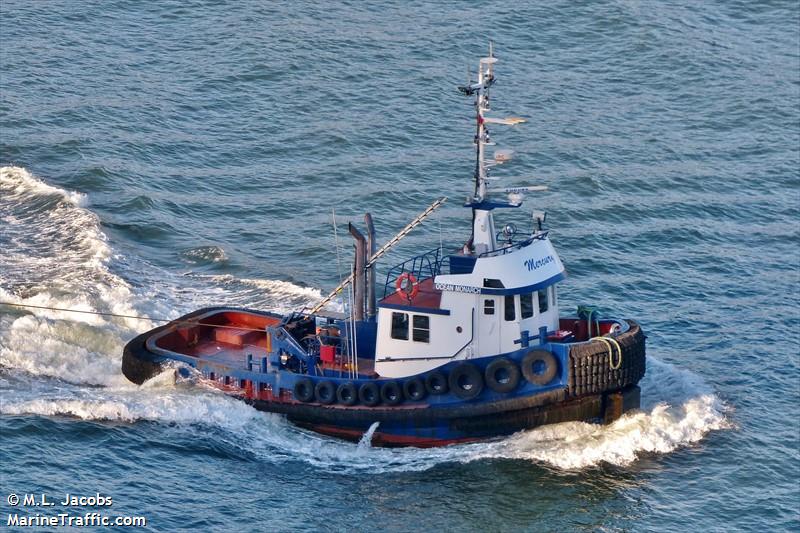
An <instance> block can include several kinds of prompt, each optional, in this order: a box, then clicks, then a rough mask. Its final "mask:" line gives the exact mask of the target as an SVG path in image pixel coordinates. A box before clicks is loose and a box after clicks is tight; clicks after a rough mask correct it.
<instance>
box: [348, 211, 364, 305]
mask: <svg viewBox="0 0 800 533" xmlns="http://www.w3.org/2000/svg"><path fill="white" fill-rule="evenodd" d="M347 229H348V230H350V235H352V236H353V238H354V239H355V240H356V260H355V266H354V267H353V269H354V270H355V272H354V273H353V276H354V279H353V320H355V321H363V320H364V301H365V299H366V294H365V292H366V291H365V289H366V285H367V283H366V272H365V268H366V266H367V239H365V238H364V235H362V234H361V232H360V231H358V229H357V228H356V227H355V226H354V225H353V224H352V223H348V224H347Z"/></svg>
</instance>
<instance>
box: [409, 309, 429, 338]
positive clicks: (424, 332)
mask: <svg viewBox="0 0 800 533" xmlns="http://www.w3.org/2000/svg"><path fill="white" fill-rule="evenodd" d="M411 338H412V339H413V340H414V341H415V342H431V319H430V317H428V316H425V315H414V329H413V332H412V335H411Z"/></svg>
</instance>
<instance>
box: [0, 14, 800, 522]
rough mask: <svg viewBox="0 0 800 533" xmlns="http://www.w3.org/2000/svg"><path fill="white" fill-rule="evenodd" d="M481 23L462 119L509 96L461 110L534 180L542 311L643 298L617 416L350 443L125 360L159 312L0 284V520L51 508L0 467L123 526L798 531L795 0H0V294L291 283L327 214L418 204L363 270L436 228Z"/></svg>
mask: <svg viewBox="0 0 800 533" xmlns="http://www.w3.org/2000/svg"><path fill="white" fill-rule="evenodd" d="M489 41H492V42H493V43H494V50H495V55H496V56H497V57H498V59H499V61H498V63H497V66H496V75H497V79H498V81H497V83H496V85H495V87H494V88H493V92H492V104H493V108H494V110H493V114H494V115H496V116H507V115H518V116H523V117H526V118H527V119H528V122H527V123H526V124H524V125H520V126H516V127H513V128H501V127H499V126H498V127H495V128H493V129H492V134H493V138H494V140H495V141H496V142H497V143H498V146H499V147H502V148H511V149H513V150H515V151H516V154H517V156H516V158H515V160H514V161H513V162H511V163H509V164H508V165H507V166H508V168H506V167H503V168H502V169H501V170H498V172H497V175H501V174H502V175H505V176H507V177H506V178H505V179H504V181H502V182H501V184H502V185H519V184H545V185H548V186H550V189H551V192H549V193H535V194H530V195H528V196H527V198H526V203H525V205H524V207H523V209H521V210H514V211H515V212H514V213H502V214H500V215H498V218H499V219H500V223H503V222H506V221H511V220H515V221H516V222H517V223H518V224H519V225H520V226H522V227H527V226H528V224H529V221H530V212H531V211H532V210H546V211H547V213H548V216H547V224H548V226H549V227H550V228H551V238H552V240H553V242H554V243H555V245H556V247H557V249H558V250H559V253H560V254H561V258H562V260H563V262H564V264H565V265H566V267H567V269H568V274H569V276H568V278H567V280H566V281H565V282H564V283H562V284H561V286H560V291H561V292H560V298H561V307H562V310H563V311H564V312H565V313H568V312H571V311H572V310H573V309H575V307H576V306H577V305H579V304H594V305H599V306H601V307H602V308H603V309H604V310H605V312H606V313H607V314H609V315H612V316H624V317H630V318H634V319H636V320H637V321H639V322H640V323H641V324H642V325H643V327H644V329H645V330H646V332H647V335H648V339H647V342H648V370H647V375H646V376H645V378H644V380H643V381H642V383H641V385H642V408H641V410H639V411H637V412H634V413H631V414H628V415H626V416H624V417H623V418H622V419H620V420H618V421H617V422H615V423H613V424H612V425H609V426H596V425H590V424H583V423H567V424H559V425H555V426H547V427H543V428H538V429H534V430H531V431H526V432H522V433H518V434H516V435H513V436H510V437H507V438H503V439H497V440H494V441H489V442H482V443H474V444H467V445H457V446H449V447H445V448H438V449H430V450H421V449H400V450H389V449H378V448H371V447H369V446H368V445H364V444H361V445H357V444H352V443H346V442H342V441H338V440H336V439H331V438H327V437H323V436H320V435H317V434H314V433H310V432H307V431H304V430H301V429H299V428H296V427H294V426H292V425H291V424H289V423H287V422H286V421H285V420H283V419H282V418H281V417H279V416H276V415H271V414H266V413H260V412H257V411H255V410H253V409H251V408H250V407H248V406H247V405H245V404H243V403H241V402H237V401H235V400H233V399H230V398H228V397H226V396H224V395H222V394H221V393H218V392H214V391H213V390H209V389H207V388H205V387H203V386H202V385H200V384H192V383H188V382H187V383H183V382H179V383H177V384H176V383H175V382H174V380H173V379H171V376H170V375H165V376H161V377H158V378H155V379H154V380H152V381H150V382H148V383H146V384H145V385H144V386H142V387H137V386H134V385H132V384H130V383H128V382H127V380H126V379H125V378H124V377H123V376H122V374H121V372H120V361H121V352H122V347H123V346H124V344H125V343H126V342H127V341H128V340H130V339H131V338H132V337H133V336H135V335H136V334H137V333H139V332H142V331H146V330H147V329H149V328H151V327H153V326H154V325H155V324H156V322H153V321H150V320H145V319H135V318H113V317H108V316H95V315H90V314H78V313H70V312H64V311H45V310H41V309H38V310H37V309H24V308H12V307H8V306H0V496H2V498H0V523H2V524H3V526H2V527H4V528H5V527H6V526H7V522H6V521H7V517H8V516H9V515H10V514H11V513H14V512H19V513H21V514H23V515H25V514H27V515H33V514H36V513H37V512H38V513H40V514H43V515H52V514H55V513H56V512H57V511H62V510H63V509H62V508H61V507H54V508H52V510H51V509H50V508H29V507H27V508H23V507H18V506H17V507H12V506H11V505H9V504H8V503H7V495H8V494H11V493H15V494H19V495H24V494H26V493H37V494H38V493H46V494H48V496H50V499H53V500H56V499H60V498H62V497H63V495H64V494H65V493H70V494H77V495H94V494H96V493H100V494H103V495H108V496H111V497H113V502H114V503H113V506H112V507H110V508H102V509H100V511H101V512H102V513H104V514H110V515H135V516H144V517H146V518H147V527H146V528H142V529H146V530H150V531H180V530H195V531H238V530H243V529H249V530H255V531H288V530H313V531H318V530H326V531H327V530H330V531H344V530H347V531H350V530H365V531H366V530H389V531H407V530H424V531H429V530H445V531H765V530H766V531H798V530H800V511H798V509H800V481H799V480H800V416H798V404H799V402H800V368H799V367H800V354H799V350H800V348H798V346H800V345H799V344H798V333H800V288H799V287H800V4H798V2H797V1H796V0H788V1H768V2H741V1H729V2H722V1H709V2H688V1H671V2H654V1H620V0H609V1H601V2H554V3H548V2H527V1H521V2H500V3H492V2H480V3H478V2H471V3H470V2H464V3H439V2H423V1H413V0H412V1H407V2H383V1H375V2H363V3H361V2H336V3H319V2H305V1H296V2H283V3H279V2H256V1H241V2H225V1H211V0H203V1H200V0H197V1H164V2H144V1H122V0H109V1H103V2H99V1H84V2H76V1H66V0H65V1H49V2H30V1H17V0H2V1H0V166H1V167H2V169H0V301H4V302H12V303H17V304H25V305H37V306H43V307H55V308H65V309H71V310H84V311H95V312H106V313H115V314H122V315H132V316H148V317H156V318H174V317H177V316H179V315H180V314H183V313H186V312H189V311H191V310H194V309H196V308H198V307H201V306H206V305H215V304H230V305H241V306H249V307H255V308H263V309H278V310H282V311H285V310H290V309H295V308H298V307H303V306H305V305H308V304H313V303H314V302H316V301H318V300H319V299H320V298H321V297H322V296H323V295H324V294H325V293H327V291H328V290H330V289H331V288H333V287H334V286H335V285H336V283H337V281H338V279H339V273H338V270H339V269H338V268H337V264H336V243H335V240H334V237H333V226H332V224H331V211H332V209H333V208H335V209H336V215H337V220H338V221H339V223H340V224H344V223H346V221H354V222H357V223H358V224H361V223H362V219H361V217H362V216H363V214H364V213H365V212H366V211H370V212H371V213H372V214H373V216H374V217H375V220H376V227H377V232H378V238H379V240H381V241H384V240H386V239H388V238H390V237H391V236H392V235H393V234H394V233H395V232H396V231H398V230H399V229H400V228H402V227H403V226H404V225H405V224H406V223H407V222H408V221H409V220H410V219H412V218H413V217H414V216H415V215H416V214H417V213H419V212H420V211H422V209H424V208H425V207H426V206H427V205H428V204H430V203H431V202H432V201H433V200H434V199H436V198H438V197H440V196H448V197H449V201H448V202H447V203H446V204H445V206H444V207H443V208H441V209H440V210H438V211H437V213H436V215H434V216H432V217H430V218H429V219H428V220H427V221H426V222H425V223H424V224H423V225H422V226H421V227H420V228H418V229H416V230H415V231H414V232H413V233H412V234H411V235H410V236H409V237H408V238H406V239H405V240H404V241H402V243H401V244H400V245H399V246H397V247H396V248H395V249H393V251H392V252H391V253H390V254H389V255H388V256H387V257H385V258H384V259H382V260H381V263H380V268H381V269H383V270H381V271H380V272H384V273H385V271H386V270H385V269H386V268H388V267H390V266H392V265H394V264H395V263H398V262H400V261H402V260H403V259H405V258H406V257H408V256H410V255H412V254H416V253H419V252H422V251H427V250H429V249H432V248H435V247H437V246H438V245H439V242H440V239H441V241H442V242H443V244H444V246H445V247H446V248H448V247H449V248H452V249H455V248H458V247H460V246H461V245H463V243H464V241H465V240H466V238H467V237H468V234H469V211H468V210H466V209H464V208H463V207H461V204H462V200H463V199H464V198H465V197H466V196H468V195H469V194H470V192H471V187H470V183H471V182H470V180H471V176H472V169H473V164H474V161H473V159H472V156H473V147H472V136H473V134H474V131H473V128H474V122H473V121H474V118H473V116H472V115H473V112H474V110H473V107H472V103H471V100H470V99H467V98H464V97H463V96H461V95H459V93H458V92H457V90H456V86H457V85H459V84H463V83H464V82H465V81H466V80H467V70H468V68H471V70H472V71H473V72H474V71H475V69H476V66H477V58H478V57H480V56H482V55H484V54H485V53H486V49H487V46H488V42H489ZM515 176H517V177H515ZM340 230H341V227H340ZM341 233H342V232H341V231H340V237H341ZM341 239H342V240H341V243H340V248H341V254H342V257H343V263H344V265H343V268H344V269H347V268H349V266H348V265H349V261H350V253H351V243H350V242H348V241H346V240H345V239H344V237H341ZM379 279H380V275H379ZM85 510H86V509H82V508H79V509H77V510H76V513H78V512H79V513H80V514H83V512H84V511H85ZM11 529H14V528H13V527H12V528H11ZM34 529H42V528H34ZM89 529H92V528H89ZM133 530H137V529H136V528H134V529H133Z"/></svg>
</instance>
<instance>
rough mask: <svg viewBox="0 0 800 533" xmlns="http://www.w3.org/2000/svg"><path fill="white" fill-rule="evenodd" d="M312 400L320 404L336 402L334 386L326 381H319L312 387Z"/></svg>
mask: <svg viewBox="0 0 800 533" xmlns="http://www.w3.org/2000/svg"><path fill="white" fill-rule="evenodd" d="M314 398H316V399H317V401H318V402H319V403H321V404H324V405H328V404H332V403H333V402H335V401H336V386H335V385H334V384H333V383H332V382H330V381H328V380H325V381H320V382H319V383H317V386H316V387H314Z"/></svg>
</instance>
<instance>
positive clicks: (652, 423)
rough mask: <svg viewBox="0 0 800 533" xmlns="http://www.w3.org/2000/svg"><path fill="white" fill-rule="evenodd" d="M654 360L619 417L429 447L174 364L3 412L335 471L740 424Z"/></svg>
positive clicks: (602, 445)
mask: <svg viewBox="0 0 800 533" xmlns="http://www.w3.org/2000/svg"><path fill="white" fill-rule="evenodd" d="M649 363H650V369H649V370H648V372H649V375H648V377H647V378H645V380H643V382H642V387H643V390H644V391H645V393H646V395H647V396H648V397H649V399H645V402H644V407H645V408H644V409H643V410H641V411H637V412H633V413H629V414H626V415H625V416H623V417H622V418H620V419H619V420H617V421H616V422H614V423H613V424H611V425H608V426H602V425H596V424H588V423H582V422H568V423H563V424H555V425H551V426H544V427H541V428H537V429H533V430H529V431H524V432H520V433H517V434H515V435H512V436H510V437H508V438H505V439H501V440H494V441H488V442H480V443H473V444H465V445H457V446H448V447H444V448H435V449H425V450H422V449H413V448H406V449H386V448H371V447H369V446H365V445H357V444H352V443H347V442H343V441H339V440H336V439H330V438H327V437H324V436H321V435H317V434H314V433H310V432H307V431H304V430H301V429H299V428H296V427H294V426H292V425H291V424H289V423H287V422H286V421H285V420H284V419H283V418H281V417H279V416H277V415H272V414H267V413H261V412H258V411H256V410H254V409H252V408H251V407H249V406H247V405H246V404H244V403H243V402H240V401H238V400H234V399H232V398H229V397H227V396H225V395H224V394H222V393H219V392H217V391H212V390H210V389H207V388H206V387H203V386H198V387H192V386H183V387H182V386H180V385H179V386H175V385H174V379H173V377H172V376H173V374H172V371H169V372H167V373H165V374H163V375H162V376H160V377H157V378H154V379H153V380H151V382H148V383H147V384H145V385H143V386H142V387H139V388H136V387H133V386H127V387H107V388H101V389H74V390H70V391H69V393H68V394H66V396H65V393H64V391H61V392H60V393H59V394H56V395H44V396H43V395H42V394H37V395H36V396H35V397H33V398H22V397H20V398H17V399H16V400H11V401H9V400H6V401H4V402H3V403H2V404H0V412H2V413H5V414H37V415H45V416H54V415H66V416H73V417H78V418H81V419H86V420H112V421H122V422H136V421H139V420H147V421H155V422H161V423H178V424H190V425H202V426H211V427H214V428H216V429H218V430H219V431H218V432H217V433H215V435H214V438H217V439H220V440H222V441H224V442H226V443H228V444H230V445H232V446H234V447H236V448H238V449H240V450H241V451H242V453H245V454H248V455H253V456H255V457H257V458H259V459H260V460H264V461H269V462H275V461H278V462H280V461H287V460H295V461H298V460H299V461H305V462H307V463H310V464H312V465H314V466H315V467H319V468H323V469H326V470H330V471H354V470H357V471H370V472H391V471H393V472H397V471H419V470H426V469H429V468H432V467H434V466H436V465H439V464H441V463H447V462H461V463H468V462H472V461H479V460H486V459H516V460H524V461H530V462H534V463H540V464H546V465H549V466H552V467H556V468H559V469H565V470H575V469H583V468H588V467H594V466H597V465H600V464H602V463H609V464H613V465H619V466H625V465H629V464H631V463H632V462H634V461H636V460H637V458H639V457H641V456H642V454H651V453H669V452H672V451H674V450H676V449H678V448H681V447H685V446H690V445H692V444H693V443H695V442H697V441H699V440H701V439H702V438H703V437H704V436H705V435H706V434H707V433H708V432H710V431H714V430H720V429H726V428H730V427H731V424H730V422H729V421H728V420H727V418H726V416H725V413H726V410H727V408H726V407H725V405H724V404H723V403H722V402H721V401H720V400H719V399H718V398H717V397H716V396H714V395H713V394H712V393H709V392H708V391H707V390H705V388H706V387H705V386H704V385H703V384H702V382H701V381H700V380H698V379H697V377H696V376H694V375H692V374H689V373H687V372H685V371H682V370H680V369H677V368H675V367H674V366H671V365H668V364H666V363H662V362H660V361H658V360H657V359H652V358H651V359H650V360H649ZM658 383H677V384H678V387H677V388H676V389H670V388H669V387H668V386H660V385H658ZM693 384H699V388H695V385H693ZM662 393H666V394H664V395H663V396H662V395H661V394H662ZM648 404H649V405H648ZM378 429H379V428H378Z"/></svg>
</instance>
